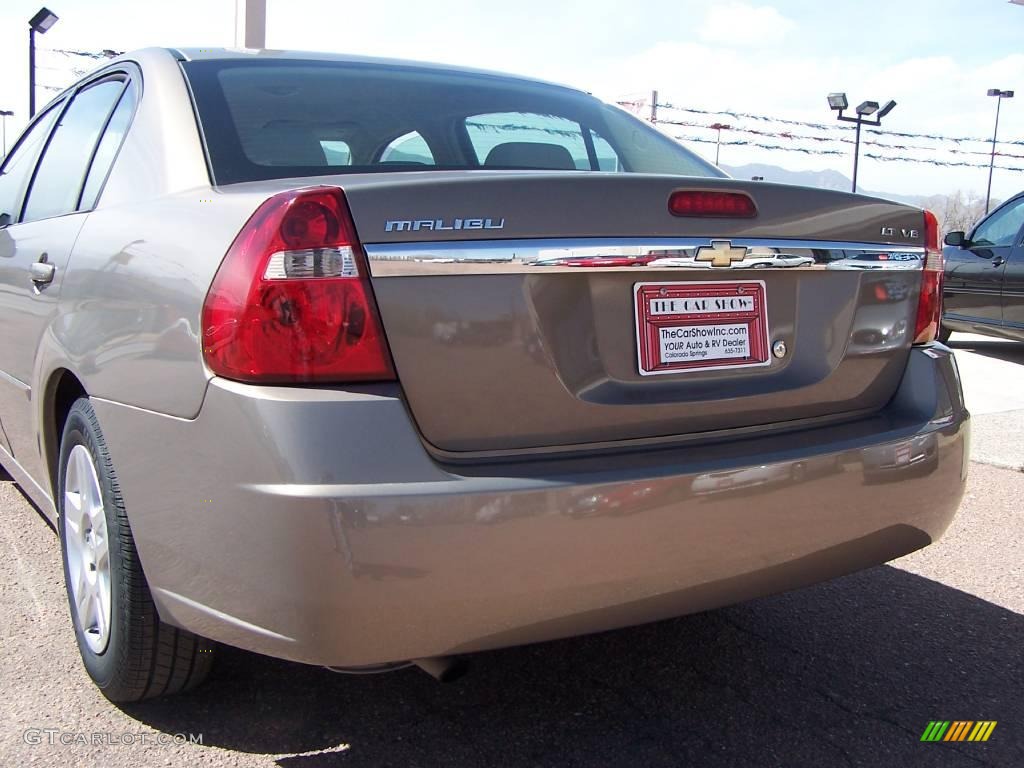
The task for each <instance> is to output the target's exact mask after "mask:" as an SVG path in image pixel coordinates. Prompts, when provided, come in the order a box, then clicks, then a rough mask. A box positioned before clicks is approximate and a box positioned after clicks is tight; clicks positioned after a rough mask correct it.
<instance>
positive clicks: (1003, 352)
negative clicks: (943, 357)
mask: <svg viewBox="0 0 1024 768" xmlns="http://www.w3.org/2000/svg"><path fill="white" fill-rule="evenodd" d="M949 347H950V348H951V349H953V350H960V351H963V352H975V353H977V354H979V355H984V356H985V357H991V358H993V359H995V360H1003V361H1005V362H1008V363H1021V364H1024V342H1020V341H1001V340H997V339H993V340H991V341H967V340H965V341H958V340H957V339H956V338H955V337H954V338H953V339H951V340H950V343H949Z"/></svg>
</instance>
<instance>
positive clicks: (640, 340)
mask: <svg viewBox="0 0 1024 768" xmlns="http://www.w3.org/2000/svg"><path fill="white" fill-rule="evenodd" d="M765 304H766V297H765V287H764V281H763V280H733V281H727V282H693V283H635V284H634V285H633V308H634V313H635V321H636V342H637V363H638V366H639V370H640V375H641V376H656V375H659V374H664V373H682V372H685V371H693V370H701V371H710V370H722V369H726V368H751V367H755V366H761V365H768V364H769V363H770V362H771V360H770V353H769V350H768V312H767V307H766V306H765Z"/></svg>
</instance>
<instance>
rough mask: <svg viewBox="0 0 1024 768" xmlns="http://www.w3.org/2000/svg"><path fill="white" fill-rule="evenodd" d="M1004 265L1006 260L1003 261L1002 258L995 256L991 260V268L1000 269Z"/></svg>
mask: <svg viewBox="0 0 1024 768" xmlns="http://www.w3.org/2000/svg"><path fill="white" fill-rule="evenodd" d="M1005 263H1006V259H1004V258H1003V257H1002V256H996V257H995V258H994V259H992V266H993V267H1001V266H1003V264H1005Z"/></svg>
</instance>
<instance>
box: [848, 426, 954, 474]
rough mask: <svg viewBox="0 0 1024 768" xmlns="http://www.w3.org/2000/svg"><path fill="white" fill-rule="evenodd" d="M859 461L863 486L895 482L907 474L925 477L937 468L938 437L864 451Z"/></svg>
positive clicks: (917, 439)
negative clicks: (862, 474)
mask: <svg viewBox="0 0 1024 768" xmlns="http://www.w3.org/2000/svg"><path fill="white" fill-rule="evenodd" d="M861 461H862V463H863V465H864V483H865V484H870V483H879V482H889V481H895V480H899V479H901V478H902V477H904V476H906V475H914V476H916V475H918V474H922V475H927V474H930V473H932V472H934V471H935V470H936V469H938V467H939V438H938V436H937V435H936V433H934V432H931V433H929V434H927V435H917V436H915V437H912V438H910V439H909V440H901V441H900V442H898V443H889V444H888V445H878V446H873V447H871V448H865V449H864V451H863V452H862V453H861Z"/></svg>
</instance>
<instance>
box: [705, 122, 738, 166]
mask: <svg viewBox="0 0 1024 768" xmlns="http://www.w3.org/2000/svg"><path fill="white" fill-rule="evenodd" d="M708 128H710V129H711V130H713V131H718V139H717V140H716V141H715V166H717V165H718V153H719V151H720V150H721V149H722V131H728V130H729V129H730V128H732V126H731V125H726V124H725V123H712V124H711V125H709V126H708Z"/></svg>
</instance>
